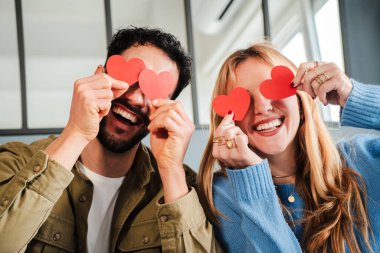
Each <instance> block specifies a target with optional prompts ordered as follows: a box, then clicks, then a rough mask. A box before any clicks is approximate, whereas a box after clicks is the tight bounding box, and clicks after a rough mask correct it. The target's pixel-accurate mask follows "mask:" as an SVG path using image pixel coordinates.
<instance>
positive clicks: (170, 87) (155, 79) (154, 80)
mask: <svg viewBox="0 0 380 253" xmlns="http://www.w3.org/2000/svg"><path fill="white" fill-rule="evenodd" d="M139 85H140V89H141V91H142V92H143V93H144V94H145V96H147V97H148V98H149V99H150V100H153V99H156V98H168V97H169V95H170V93H172V92H173V91H174V88H175V81H174V78H173V76H172V75H171V74H170V73H169V72H168V71H163V72H161V73H160V74H158V75H156V73H154V72H153V71H152V70H149V69H144V70H143V71H141V73H140V76H139Z"/></svg>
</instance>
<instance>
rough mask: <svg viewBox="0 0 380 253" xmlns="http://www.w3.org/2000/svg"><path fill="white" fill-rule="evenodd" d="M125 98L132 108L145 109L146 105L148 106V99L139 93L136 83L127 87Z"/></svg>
mask: <svg viewBox="0 0 380 253" xmlns="http://www.w3.org/2000/svg"><path fill="white" fill-rule="evenodd" d="M125 97H126V98H127V99H128V102H129V103H130V104H131V105H133V106H136V107H140V108H145V107H146V106H147V105H149V102H148V98H147V97H146V96H145V95H144V93H143V92H142V91H141V89H140V87H139V85H138V83H137V84H134V85H132V86H130V87H129V89H128V91H127V92H126V94H125Z"/></svg>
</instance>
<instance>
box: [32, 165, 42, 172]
mask: <svg viewBox="0 0 380 253" xmlns="http://www.w3.org/2000/svg"><path fill="white" fill-rule="evenodd" d="M40 170H41V166H40V165H36V166H34V168H33V171H34V172H39V171H40Z"/></svg>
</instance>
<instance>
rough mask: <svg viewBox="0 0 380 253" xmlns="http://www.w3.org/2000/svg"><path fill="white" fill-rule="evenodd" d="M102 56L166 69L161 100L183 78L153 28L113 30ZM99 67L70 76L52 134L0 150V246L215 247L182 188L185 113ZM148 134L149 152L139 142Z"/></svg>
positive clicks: (169, 43)
mask: <svg viewBox="0 0 380 253" xmlns="http://www.w3.org/2000/svg"><path fill="white" fill-rule="evenodd" d="M112 55H121V56H122V57H123V58H124V60H125V61H128V60H130V59H132V58H139V59H141V60H142V61H143V62H144V65H145V68H147V69H150V70H152V71H153V72H155V73H157V74H158V73H161V72H163V71H166V72H169V73H170V74H171V76H172V77H173V78H174V80H175V81H176V83H177V86H176V87H175V89H174V90H173V91H172V92H171V94H170V95H169V96H168V98H169V97H171V98H175V97H176V96H178V94H179V93H180V92H181V90H182V89H183V88H184V87H185V86H186V85H187V84H188V83H189V79H190V65H191V61H190V59H189V57H188V56H187V55H186V54H185V53H184V51H183V49H182V47H181V45H180V43H179V42H178V41H177V40H176V39H175V38H174V37H173V36H172V35H169V34H167V33H164V32H162V31H160V30H155V29H146V28H131V29H124V30H121V31H119V32H118V33H117V34H116V35H115V36H114V37H113V41H112V42H111V44H110V46H109V49H108V55H107V59H108V58H109V57H110V56H112ZM106 67H107V66H106ZM106 72H107V71H106V68H104V67H103V66H99V67H98V68H97V70H96V72H95V74H94V75H93V76H90V77H86V78H82V79H79V80H77V81H76V82H75V84H74V93H73V99H72V104H71V111H70V117H69V120H68V123H67V125H66V127H65V128H64V130H63V132H62V133H61V135H60V136H59V137H57V138H53V137H50V138H48V139H44V140H40V141H37V142H35V143H32V144H31V145H26V144H22V143H8V144H5V145H3V146H1V147H0V201H1V202H0V205H1V206H0V245H1V251H2V252H19V251H26V252H141V251H144V252H161V251H162V252H185V251H186V252H211V251H215V250H216V247H217V245H216V243H215V241H214V239H213V232H212V226H211V225H210V224H209V223H208V222H207V221H206V219H205V215H204V213H203V210H202V208H201V206H200V204H199V201H198V197H197V194H196V192H195V190H194V188H192V187H190V188H189V186H194V184H195V175H194V173H193V172H192V171H191V170H190V169H188V168H186V167H184V166H183V159H184V155H185V151H186V149H187V146H188V143H189V140H190V137H191V135H192V132H193V131H194V126H193V124H192V123H191V121H190V119H189V118H188V117H187V115H186V114H185V113H184V110H183V108H182V106H181V105H180V104H179V103H178V102H175V101H172V100H168V99H156V100H153V101H151V100H150V99H148V98H147V97H146V96H145V94H144V93H143V92H142V90H141V89H140V87H139V85H138V84H131V83H130V84H127V83H125V82H123V81H121V80H116V79H114V78H112V77H110V76H109V75H107V74H106ZM152 86H153V87H154V84H153V85H152ZM155 88H157V89H159V88H160V87H155ZM99 122H100V124H99ZM148 132H150V133H151V135H150V144H151V150H149V149H148V148H147V147H145V146H144V145H143V144H142V143H141V140H142V138H143V137H144V136H146V134H147V133H148Z"/></svg>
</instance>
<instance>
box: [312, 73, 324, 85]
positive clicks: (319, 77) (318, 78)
mask: <svg viewBox="0 0 380 253" xmlns="http://www.w3.org/2000/svg"><path fill="white" fill-rule="evenodd" d="M314 80H315V81H316V82H317V83H318V84H319V85H322V84H323V83H324V81H323V80H322V79H321V76H320V75H319V76H317V77H316V78H315V79H314Z"/></svg>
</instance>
